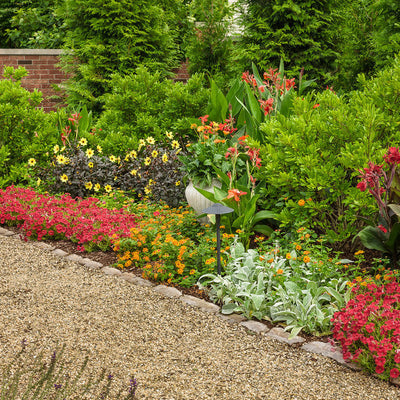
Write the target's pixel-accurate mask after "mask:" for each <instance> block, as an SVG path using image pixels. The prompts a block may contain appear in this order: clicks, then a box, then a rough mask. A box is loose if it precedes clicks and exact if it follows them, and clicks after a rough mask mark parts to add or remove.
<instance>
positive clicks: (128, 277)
mask: <svg viewBox="0 0 400 400" xmlns="http://www.w3.org/2000/svg"><path fill="white" fill-rule="evenodd" d="M120 277H121V278H122V279H124V280H125V281H127V282H129V283H133V284H134V285H137V286H142V287H152V286H154V283H152V282H150V281H148V280H147V279H143V278H140V277H139V276H136V275H135V274H132V273H131V272H123V273H122V274H121V275H120Z"/></svg>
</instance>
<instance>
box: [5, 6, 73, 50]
mask: <svg viewBox="0 0 400 400" xmlns="http://www.w3.org/2000/svg"><path fill="white" fill-rule="evenodd" d="M14 3H15V4H16V5H17V8H16V9H15V10H14V13H13V14H12V15H11V16H10V20H9V27H8V29H7V30H6V33H7V36H8V40H9V45H10V47H13V48H42V49H43V48H48V49H57V48H60V47H61V46H62V44H63V42H64V36H65V31H64V18H63V15H62V14H59V13H57V9H58V7H59V5H61V4H62V3H63V0H17V1H14Z"/></svg>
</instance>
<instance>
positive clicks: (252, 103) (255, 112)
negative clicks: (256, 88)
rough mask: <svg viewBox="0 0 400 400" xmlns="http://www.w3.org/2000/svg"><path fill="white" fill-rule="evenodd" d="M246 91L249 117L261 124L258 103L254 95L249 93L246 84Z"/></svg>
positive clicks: (249, 90)
mask: <svg viewBox="0 0 400 400" xmlns="http://www.w3.org/2000/svg"><path fill="white" fill-rule="evenodd" d="M245 91H246V100H247V101H246V103H247V105H248V107H249V109H250V111H251V115H252V116H253V118H255V119H256V120H257V121H258V122H261V118H262V112H261V108H260V103H259V102H258V101H257V99H256V98H255V96H254V93H253V92H252V91H251V89H250V87H249V85H248V84H246V85H245Z"/></svg>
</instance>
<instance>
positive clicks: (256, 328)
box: [239, 320, 269, 334]
mask: <svg viewBox="0 0 400 400" xmlns="http://www.w3.org/2000/svg"><path fill="white" fill-rule="evenodd" d="M239 325H241V326H244V327H245V328H246V329H248V330H249V331H252V332H254V333H259V334H261V333H265V332H267V331H269V328H268V326H267V325H265V324H263V323H262V322H258V321H253V320H248V321H243V322H240V324H239Z"/></svg>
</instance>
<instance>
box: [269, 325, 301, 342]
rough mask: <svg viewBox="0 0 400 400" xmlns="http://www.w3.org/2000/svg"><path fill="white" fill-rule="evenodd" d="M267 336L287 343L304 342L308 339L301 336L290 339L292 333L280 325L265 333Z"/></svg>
mask: <svg viewBox="0 0 400 400" xmlns="http://www.w3.org/2000/svg"><path fill="white" fill-rule="evenodd" d="M265 336H268V337H271V338H272V339H275V340H278V341H279V342H281V343H286V344H290V345H292V344H297V343H304V342H305V341H306V340H305V339H303V338H302V337H300V336H295V337H294V338H292V339H289V336H290V333H289V332H286V331H285V330H284V329H283V328H279V327H275V328H272V329H271V330H270V331H269V332H267V333H266V334H265Z"/></svg>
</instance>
